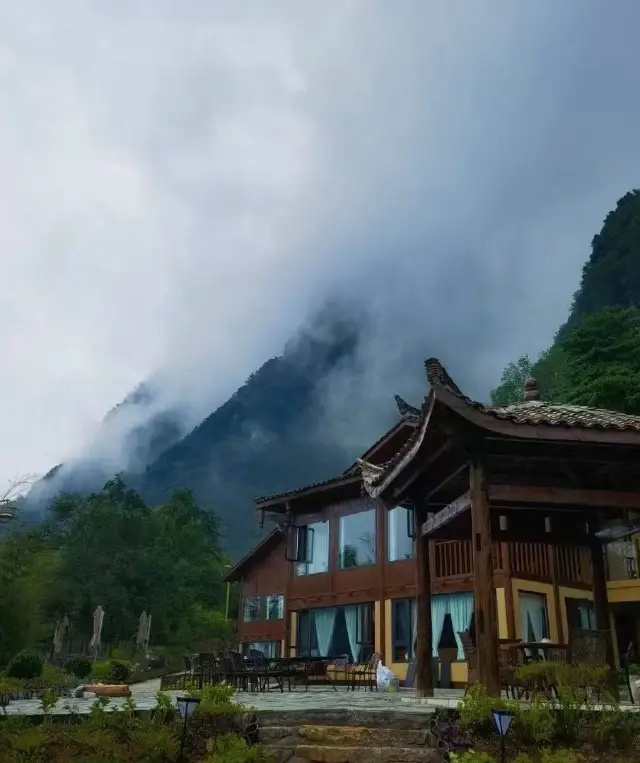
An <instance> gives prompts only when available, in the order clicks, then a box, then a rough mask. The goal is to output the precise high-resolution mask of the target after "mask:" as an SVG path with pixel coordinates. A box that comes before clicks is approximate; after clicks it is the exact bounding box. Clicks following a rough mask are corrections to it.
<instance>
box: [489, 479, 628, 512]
mask: <svg viewBox="0 0 640 763" xmlns="http://www.w3.org/2000/svg"><path fill="white" fill-rule="evenodd" d="M489 500H490V501H491V503H492V504H493V503H515V504H527V503H538V504H549V505H557V506H579V507H584V506H590V507H592V508H611V509H640V492H638V493H628V492H618V491H615V490H588V489H582V490H579V489H575V488H561V487H540V486H538V485H492V486H491V489H490V491H489Z"/></svg>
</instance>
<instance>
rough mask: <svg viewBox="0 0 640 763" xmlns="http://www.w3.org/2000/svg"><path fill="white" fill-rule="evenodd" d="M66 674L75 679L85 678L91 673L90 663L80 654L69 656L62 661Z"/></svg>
mask: <svg viewBox="0 0 640 763" xmlns="http://www.w3.org/2000/svg"><path fill="white" fill-rule="evenodd" d="M64 669H65V670H66V671H67V673H71V675H72V676H76V677H77V678H86V677H87V676H88V675H89V673H91V661H90V660H88V659H87V658H86V657H83V656H82V655H80V654H76V655H71V656H69V657H67V659H66V660H65V661H64Z"/></svg>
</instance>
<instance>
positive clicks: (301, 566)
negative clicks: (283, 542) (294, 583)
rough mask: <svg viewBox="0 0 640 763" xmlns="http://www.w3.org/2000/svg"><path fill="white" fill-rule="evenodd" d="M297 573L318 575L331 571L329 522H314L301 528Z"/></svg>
mask: <svg viewBox="0 0 640 763" xmlns="http://www.w3.org/2000/svg"><path fill="white" fill-rule="evenodd" d="M300 531H301V533H300V537H301V539H302V542H301V543H300V545H299V555H298V564H296V575H316V574H317V573H319V572H329V523H328V522H314V523H313V524H310V525H306V526H305V527H301V528H300Z"/></svg>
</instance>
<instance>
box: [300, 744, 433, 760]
mask: <svg viewBox="0 0 640 763" xmlns="http://www.w3.org/2000/svg"><path fill="white" fill-rule="evenodd" d="M295 755H296V756H297V757H298V758H301V759H302V760H305V761H312V763H443V761H444V758H443V756H442V754H441V753H440V752H438V750H434V749H433V748H429V747H329V746H318V745H298V747H296V749H295Z"/></svg>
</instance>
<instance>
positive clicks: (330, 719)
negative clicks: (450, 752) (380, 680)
mask: <svg viewBox="0 0 640 763" xmlns="http://www.w3.org/2000/svg"><path fill="white" fill-rule="evenodd" d="M257 715H258V723H259V724H260V726H287V727H291V726H371V727H373V728H394V729H417V730H420V729H425V728H427V727H428V725H429V720H430V718H431V717H432V716H433V715H434V710H433V708H426V707H425V708H420V711H419V712H416V711H415V710H413V711H411V710H410V711H406V712H403V711H399V710H396V709H393V710H390V711H386V710H383V711H380V710H377V711H367V710H359V709H358V710H356V709H345V708H337V709H335V710H321V709H295V710H287V711H282V710H267V711H265V710H262V711H260V712H258V713H257Z"/></svg>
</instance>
